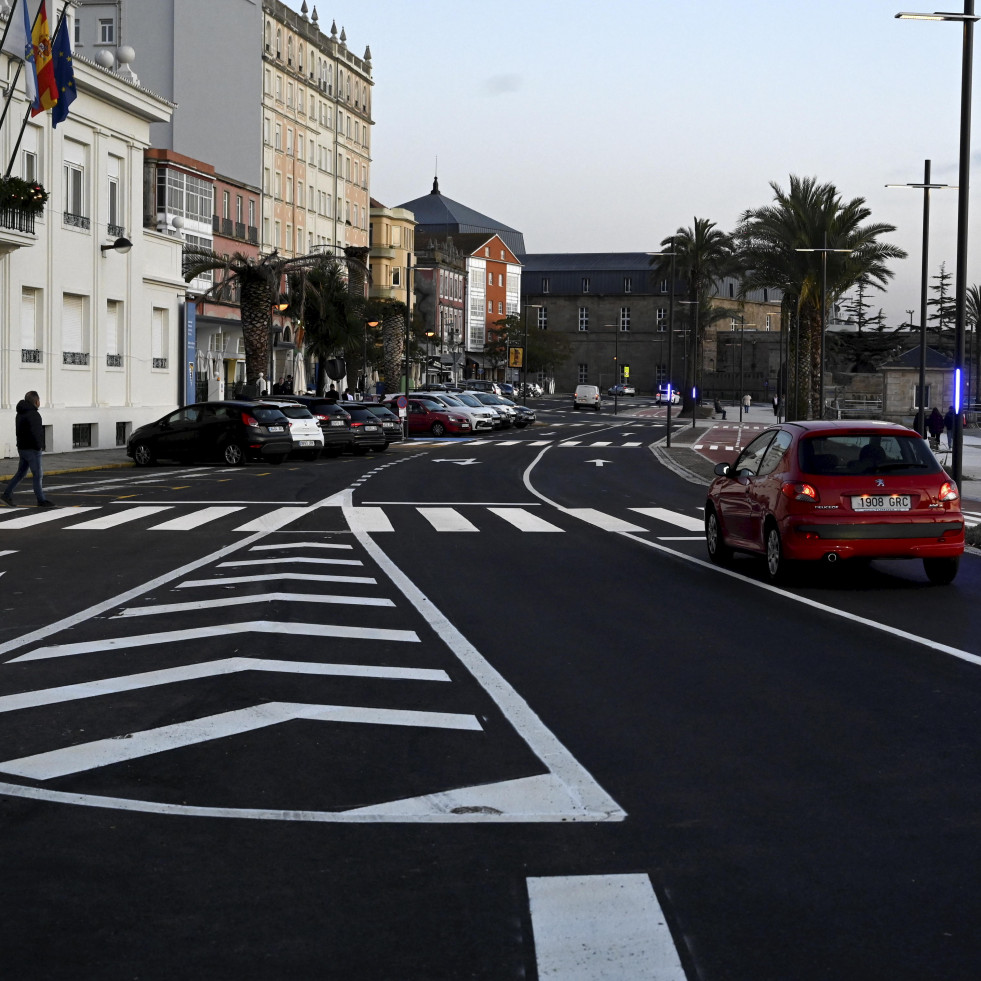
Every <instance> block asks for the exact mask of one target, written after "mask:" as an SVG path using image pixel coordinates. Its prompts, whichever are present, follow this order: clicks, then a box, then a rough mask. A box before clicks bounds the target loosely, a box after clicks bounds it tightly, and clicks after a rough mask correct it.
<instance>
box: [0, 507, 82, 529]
mask: <svg viewBox="0 0 981 981" xmlns="http://www.w3.org/2000/svg"><path fill="white" fill-rule="evenodd" d="M98 510H99V509H98V507H84V508H48V509H47V510H46V511H37V512H35V513H34V514H26V515H24V517H23V518H4V519H3V520H0V531H10V529H11V528H12V529H14V531H20V530H22V529H24V528H33V527H34V525H42V524H44V523H45V522H46V521H57V520H58V519H59V518H72V517H74V516H75V515H76V514H82V513H83V512H84V511H98Z"/></svg>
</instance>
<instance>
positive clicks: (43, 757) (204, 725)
mask: <svg viewBox="0 0 981 981" xmlns="http://www.w3.org/2000/svg"><path fill="white" fill-rule="evenodd" d="M296 719H306V720H312V721H317V722H353V723H357V724H360V725H388V726H420V727H426V728H435V729H469V730H471V731H480V732H482V731H483V728H482V726H481V725H480V722H478V721H477V719H476V718H475V717H474V716H472V715H453V714H449V713H442V712H410V711H401V710H397V709H377V708H361V707H358V706H355V705H307V704H304V703H302V702H266V703H264V704H262V705H255V706H252V707H250V708H245V709H237V710H236V711H233V712H222V713H220V714H218V715H211V716H206V717H205V718H201V719H194V720H193V721H191V722H178V723H176V724H175V725H169V726H161V727H160V728H158V729H146V730H144V731H143V732H134V733H130V734H128V735H126V736H124V737H112V738H109V739H97V740H95V741H93V742H90V743H79V744H76V745H75V746H66V747H65V748H63V749H55V750H51V751H50V752H48V753H37V754H35V755H33V756H22V757H20V758H19V759H15V760H7V761H6V762H3V763H0V771H2V772H4V773H12V774H14V775H15V776H19V777H28V778H30V779H33V780H53V779H54V778H55V777H64V776H67V775H68V774H71V773H81V772H83V771H85V770H93V769H96V768H98V767H102V766H111V765H112V764H114V763H122V762H125V761H126V760H135V759H140V758H141V757H143V756H152V755H154V754H156V753H163V752H166V751H167V750H171V749H178V748H181V747H183V746H194V745H197V744H198V743H205V742H212V741H214V740H216V739H225V738H228V737H230V736H237V735H239V734H240V733H243V732H252V731H254V730H255V729H263V728H265V727H267V726H272V725H278V724H279V723H282V722H290V721H293V720H296Z"/></svg>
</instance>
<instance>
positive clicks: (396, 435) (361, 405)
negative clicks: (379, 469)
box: [338, 402, 402, 445]
mask: <svg viewBox="0 0 981 981" xmlns="http://www.w3.org/2000/svg"><path fill="white" fill-rule="evenodd" d="M338 405H340V407H341V408H342V409H347V408H349V407H350V408H355V409H367V410H368V412H370V413H371V414H372V415H373V416H375V417H376V418H377V419H378V422H379V425H381V428H382V433H383V434H384V436H385V443H386V445H387V444H389V443H392V442H394V441H395V440H399V439H401V438H402V420H401V419H399V417H398V414H397V413H395V412H392V410H391V409H390V408H388V406H386V405H382V404H381V403H380V402H339V403H338Z"/></svg>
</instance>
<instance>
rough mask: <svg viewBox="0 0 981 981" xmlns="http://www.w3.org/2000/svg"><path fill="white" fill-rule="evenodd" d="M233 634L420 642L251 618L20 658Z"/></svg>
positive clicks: (41, 650) (408, 635)
mask: <svg viewBox="0 0 981 981" xmlns="http://www.w3.org/2000/svg"><path fill="white" fill-rule="evenodd" d="M229 634H279V635H280V636H283V637H318V638H320V639H324V638H327V637H339V638H343V639H345V640H385V641H389V640H391V641H400V642H406V643H418V642H419V635H418V634H417V633H416V632H415V631H414V630H388V629H382V628H380V627H341V626H337V625H336V624H332V623H284V622H282V621H279V620H247V621H244V622H242V623H219V624H215V625H214V626H211V627H192V628H189V629H187V630H164V631H161V632H160V633H155V634H134V635H133V636H131V637H103V638H101V639H100V640H88V641H81V642H79V643H76V644H52V645H50V646H49V647H36V648H34V650H32V651H28V652H27V653H26V654H21V655H20V657H15V658H12V659H11V660H10V661H8V662H7V663H8V664H14V663H15V662H17V661H40V660H44V659H46V658H49V657H71V656H74V655H77V654H97V653H99V652H102V651H125V650H130V649H131V648H134V647H152V646H153V645H155V644H182V643H186V642H187V641H191V640H205V639H207V638H210V637H227V636H228V635H229Z"/></svg>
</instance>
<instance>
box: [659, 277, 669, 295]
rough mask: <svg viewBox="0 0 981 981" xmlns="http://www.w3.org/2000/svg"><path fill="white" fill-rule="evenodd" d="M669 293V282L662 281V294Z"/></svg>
mask: <svg viewBox="0 0 981 981" xmlns="http://www.w3.org/2000/svg"><path fill="white" fill-rule="evenodd" d="M667 291H668V281H667V280H666V279H662V280H661V292H662V293H667Z"/></svg>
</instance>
